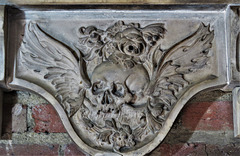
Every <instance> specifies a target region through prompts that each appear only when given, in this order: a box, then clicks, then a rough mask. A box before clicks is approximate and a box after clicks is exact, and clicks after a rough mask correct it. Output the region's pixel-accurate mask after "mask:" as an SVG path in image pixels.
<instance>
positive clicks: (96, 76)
mask: <svg viewBox="0 0 240 156" xmlns="http://www.w3.org/2000/svg"><path fill="white" fill-rule="evenodd" d="M91 82H92V88H91V90H90V91H89V92H90V93H88V98H89V100H90V101H91V103H92V104H94V105H96V106H98V107H99V108H100V111H102V112H104V113H112V112H115V113H118V111H119V108H120V106H121V105H122V104H130V105H134V104H135V103H137V100H138V99H139V97H141V96H142V94H143V90H144V88H145V87H146V86H147V84H148V82H149V76H148V73H147V71H146V69H145V68H144V67H143V66H142V65H140V64H136V65H134V67H132V68H130V69H127V68H125V67H124V66H123V65H121V64H117V63H113V62H111V61H106V62H103V63H101V64H100V65H98V66H97V67H96V68H95V69H94V71H93V74H92V77H91Z"/></svg>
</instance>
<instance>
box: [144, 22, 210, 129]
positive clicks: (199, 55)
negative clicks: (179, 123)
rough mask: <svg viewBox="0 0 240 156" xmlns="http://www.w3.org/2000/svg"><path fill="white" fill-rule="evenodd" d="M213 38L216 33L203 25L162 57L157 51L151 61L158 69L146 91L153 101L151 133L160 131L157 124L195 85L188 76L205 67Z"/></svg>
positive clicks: (149, 107)
mask: <svg viewBox="0 0 240 156" xmlns="http://www.w3.org/2000/svg"><path fill="white" fill-rule="evenodd" d="M213 38H214V32H213V31H210V30H209V26H205V25H204V24H203V23H202V24H200V26H199V28H198V30H197V31H196V32H195V33H193V34H192V35H191V36H189V37H188V38H186V39H184V40H183V41H181V42H179V43H178V44H176V45H174V46H173V47H172V48H170V49H169V50H167V51H166V52H164V53H163V54H161V55H159V54H157V53H160V51H155V54H154V57H153V60H152V62H153V65H154V66H155V69H153V73H152V79H151V82H150V85H149V86H148V90H147V93H148V95H149V96H150V97H151V102H149V103H148V108H147V109H148V111H147V116H150V117H148V119H149V122H150V126H149V127H152V128H151V130H153V129H154V127H155V129H157V130H159V128H157V127H156V126H154V125H156V124H155V123H161V122H162V121H164V119H165V114H166V111H170V110H171V106H172V105H173V104H175V103H176V102H177V100H178V98H179V97H180V96H181V95H182V94H183V93H184V91H185V90H186V89H187V88H188V87H190V86H191V85H192V82H189V81H188V80H187V79H186V78H185V76H186V75H187V74H189V73H194V72H197V71H198V70H200V69H203V68H204V67H206V65H207V63H208V60H209V58H210V57H209V54H210V53H209V49H210V48H211V46H212V40H213ZM158 56H159V57H158ZM153 119H154V120H153ZM151 124H153V125H151ZM157 125H159V124H157Z"/></svg>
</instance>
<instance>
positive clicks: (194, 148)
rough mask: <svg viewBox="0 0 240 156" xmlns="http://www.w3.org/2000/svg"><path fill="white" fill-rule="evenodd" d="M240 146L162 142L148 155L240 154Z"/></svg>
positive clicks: (195, 155) (234, 155)
mask: <svg viewBox="0 0 240 156" xmlns="http://www.w3.org/2000/svg"><path fill="white" fill-rule="evenodd" d="M239 153H240V146H239V145H234V144H230V145H225V146H220V145H209V144H198V143H194V144H193V143H190V144H188V143H178V144H165V143H163V144H161V145H160V146H158V147H157V148H156V149H155V150H154V151H153V152H151V153H150V154H148V156H159V155H164V156H183V155H187V156H205V155H209V156H217V155H219V156H222V155H223V156H224V155H231V156H239Z"/></svg>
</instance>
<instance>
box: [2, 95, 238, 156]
mask: <svg viewBox="0 0 240 156" xmlns="http://www.w3.org/2000/svg"><path fill="white" fill-rule="evenodd" d="M5 97H6V98H5V99H6V100H5V107H6V110H7V108H8V109H9V107H10V106H11V107H10V108H11V109H12V107H13V105H14V104H11V102H9V101H14V103H18V105H15V107H14V109H12V117H11V119H9V117H5V118H4V122H7V123H4V126H5V129H4V134H3V139H9V138H11V139H12V140H0V155H7V154H9V155H84V154H83V153H81V151H80V150H79V148H78V147H77V146H76V145H75V144H74V143H73V142H72V141H71V140H70V139H69V138H68V136H67V134H66V130H65V129H64V127H63V125H62V123H61V121H60V119H59V117H58V115H57V113H56V111H55V110H54V109H53V107H52V106H51V105H50V104H47V103H46V102H45V101H44V100H42V99H41V98H39V97H37V96H36V95H33V94H29V93H27V92H17V93H8V94H6V96H5ZM13 99H14V100H13ZM6 105H7V106H6ZM20 106H22V108H20ZM6 112H8V113H9V111H6ZM5 114H6V113H5ZM11 120H13V122H12V123H10V121H11ZM15 120H16V121H15ZM15 124H18V125H21V126H16V125H15ZM64 139H65V140H66V141H64ZM149 155H150V156H158V155H163V156H183V155H203V156H204V155H213V156H214V155H219V156H220V155H236V156H237V155H240V139H236V138H234V137H233V119H232V103H231V94H230V93H223V92H220V91H214V92H207V93H206V92H205V93H201V94H198V95H196V96H195V97H194V98H192V100H190V101H189V102H188V103H187V104H186V105H185V107H184V108H183V110H182V111H181V113H180V114H179V116H178V118H177V120H176V121H175V123H174V125H173V127H172V129H171V131H170V132H169V133H168V135H167V137H166V138H165V139H164V141H163V142H162V143H161V144H160V145H159V146H158V147H157V148H156V149H155V150H154V151H153V152H151V153H150V154H149Z"/></svg>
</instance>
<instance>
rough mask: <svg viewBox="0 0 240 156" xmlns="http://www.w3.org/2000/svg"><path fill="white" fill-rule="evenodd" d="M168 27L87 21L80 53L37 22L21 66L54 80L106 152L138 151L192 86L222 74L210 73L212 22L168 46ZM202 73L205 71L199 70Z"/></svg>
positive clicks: (90, 141) (89, 137) (66, 104)
mask: <svg viewBox="0 0 240 156" xmlns="http://www.w3.org/2000/svg"><path fill="white" fill-rule="evenodd" d="M167 31H171V30H168V28H167V27H165V25H164V23H152V24H149V25H146V26H144V27H143V26H141V23H128V22H124V21H117V22H116V23H115V24H113V25H110V26H109V27H108V28H107V29H101V28H97V27H95V26H87V27H80V28H78V34H77V35H78V42H77V44H76V45H75V46H76V48H77V50H78V52H80V55H79V56H78V55H76V53H77V52H75V51H74V50H73V49H71V48H70V47H69V46H67V45H65V44H63V43H61V42H60V41H58V40H57V39H56V38H53V37H52V36H51V34H47V33H46V32H45V31H44V30H43V29H42V28H41V27H40V25H39V24H38V23H37V22H35V21H30V22H28V23H26V29H25V35H24V37H23V41H22V44H21V47H20V49H19V52H18V54H19V66H22V67H24V68H26V69H27V70H28V72H30V71H31V73H32V74H36V75H38V77H41V78H42V79H44V81H46V82H47V83H45V85H46V86H45V87H46V89H49V88H51V89H49V92H52V94H53V96H54V97H55V98H56V100H57V101H58V102H59V103H60V105H61V106H62V107H63V108H64V110H65V112H66V114H67V115H68V118H69V120H70V121H71V124H72V126H73V127H74V130H75V131H76V133H77V134H78V136H79V137H80V138H81V139H82V140H83V142H84V143H86V144H87V145H88V146H90V147H92V148H97V149H99V150H102V151H109V152H115V153H125V152H131V151H134V150H135V149H137V148H141V147H143V146H145V145H146V144H148V143H150V142H151V141H152V140H153V139H154V138H155V137H156V135H158V134H159V132H160V131H161V129H162V126H163V125H164V124H165V122H166V119H167V118H168V115H169V113H170V112H171V111H172V109H173V107H174V106H175V104H176V103H177V101H178V100H179V98H180V97H181V96H182V95H183V94H184V93H185V92H186V90H188V89H190V88H191V87H192V86H194V85H195V84H198V83H200V82H201V81H204V80H207V79H213V78H216V76H214V75H212V74H204V71H205V70H208V69H209V68H210V67H211V61H210V60H211V57H212V56H213V55H214V54H213V53H212V50H211V47H212V42H213V40H214V30H213V29H211V28H210V25H209V24H207V23H206V24H205V23H201V22H199V23H198V28H197V29H196V30H195V31H194V32H193V33H192V34H190V35H189V36H185V37H184V36H183V37H182V40H180V41H178V42H177V43H175V44H174V45H173V46H169V48H167V49H163V48H162V46H161V44H162V41H163V40H164V39H165V38H164V37H165V34H166V32H167ZM199 72H202V73H203V74H202V75H201V76H198V77H196V76H194V75H195V74H196V73H199ZM18 77H20V78H24V76H22V75H21V73H20V74H18ZM51 90H52V91H51Z"/></svg>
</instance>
